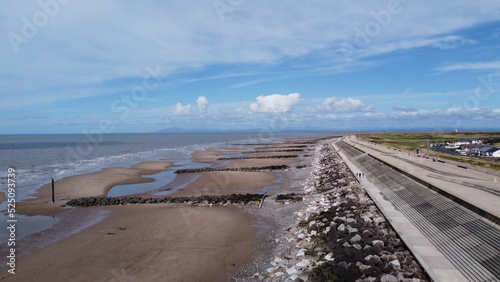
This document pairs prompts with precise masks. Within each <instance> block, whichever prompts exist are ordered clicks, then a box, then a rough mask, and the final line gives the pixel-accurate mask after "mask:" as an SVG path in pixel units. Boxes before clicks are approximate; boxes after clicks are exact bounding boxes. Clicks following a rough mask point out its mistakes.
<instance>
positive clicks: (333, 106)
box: [318, 97, 373, 113]
mask: <svg viewBox="0 0 500 282" xmlns="http://www.w3.org/2000/svg"><path fill="white" fill-rule="evenodd" d="M318 109H319V110H320V111H328V112H332V113H354V112H370V111H372V110H373V107H372V106H370V105H369V104H368V103H366V102H364V101H362V100H359V99H354V98H350V97H349V98H338V97H330V98H327V99H326V100H325V101H323V104H322V105H321V106H318Z"/></svg>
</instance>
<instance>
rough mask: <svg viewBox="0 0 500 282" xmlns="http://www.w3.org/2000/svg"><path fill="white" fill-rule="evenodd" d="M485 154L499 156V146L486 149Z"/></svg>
mask: <svg viewBox="0 0 500 282" xmlns="http://www.w3.org/2000/svg"><path fill="white" fill-rule="evenodd" d="M486 156H489V157H495V158H499V157H500V148H495V147H493V148H491V149H489V150H488V151H486Z"/></svg>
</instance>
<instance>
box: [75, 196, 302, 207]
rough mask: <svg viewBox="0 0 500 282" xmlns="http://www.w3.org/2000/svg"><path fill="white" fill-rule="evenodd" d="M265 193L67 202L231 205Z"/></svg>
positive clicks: (290, 199)
mask: <svg viewBox="0 0 500 282" xmlns="http://www.w3.org/2000/svg"><path fill="white" fill-rule="evenodd" d="M265 197H266V195H265V194H264V195H263V194H230V195H203V196H192V197H87V198H77V199H73V200H71V201H69V202H67V203H66V205H67V206H73V207H91V206H116V205H132V204H167V203H183V204H191V205H200V206H207V205H210V206H212V205H229V204H250V203H251V204H258V203H259V202H261V201H262V199H263V198H265ZM276 201H277V202H285V201H287V202H294V201H302V197H301V196H298V195H295V194H282V195H278V196H277V197H276Z"/></svg>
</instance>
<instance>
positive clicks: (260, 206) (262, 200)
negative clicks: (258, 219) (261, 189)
mask: <svg viewBox="0 0 500 282" xmlns="http://www.w3.org/2000/svg"><path fill="white" fill-rule="evenodd" d="M265 198H266V193H264V196H263V197H262V199H261V200H260V204H259V208H262V204H264V199H265Z"/></svg>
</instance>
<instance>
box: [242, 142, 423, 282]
mask: <svg viewBox="0 0 500 282" xmlns="http://www.w3.org/2000/svg"><path fill="white" fill-rule="evenodd" d="M313 166H314V169H313V171H312V172H311V174H310V175H309V177H308V179H307V180H306V183H305V185H304V190H305V191H306V192H307V194H308V196H307V197H306V198H305V199H304V200H305V201H309V204H308V206H307V208H306V209H304V210H301V211H298V212H296V213H295V216H297V220H296V223H295V224H293V225H292V226H290V227H289V228H288V229H287V232H286V233H285V236H284V237H283V238H281V241H282V242H283V241H284V242H286V243H287V244H290V245H291V248H290V251H287V252H286V253H278V254H276V255H275V258H274V261H273V262H272V263H271V265H269V266H268V267H267V269H266V270H265V271H263V272H261V273H256V274H254V275H253V276H252V277H251V278H253V279H255V280H265V281H408V282H410V281H429V280H430V278H429V277H428V276H427V275H426V274H425V272H424V271H423V269H422V267H421V266H420V265H419V264H418V262H417V261H416V260H415V259H414V257H413V256H412V254H411V253H410V251H409V250H408V249H407V247H406V246H405V244H404V243H403V242H402V241H401V239H400V238H399V237H398V235H397V234H396V233H395V232H394V230H393V229H392V227H391V226H390V225H389V224H388V222H387V221H386V219H385V218H384V216H383V215H382V214H381V212H380V211H379V210H378V208H377V207H376V206H375V204H374V203H373V201H372V200H371V199H370V198H369V197H368V196H367V194H366V192H365V191H364V189H362V188H361V187H360V186H359V185H358V183H357V182H356V181H355V179H354V178H353V176H352V174H351V173H350V171H349V170H348V168H347V167H346V166H345V164H343V163H342V161H341V159H340V157H339V156H338V155H337V154H336V153H335V152H334V151H333V150H332V149H331V147H330V146H329V145H321V146H319V147H318V148H317V150H316V157H315V160H314V162H313ZM325 191H326V192H325ZM320 193H321V194H320Z"/></svg>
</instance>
